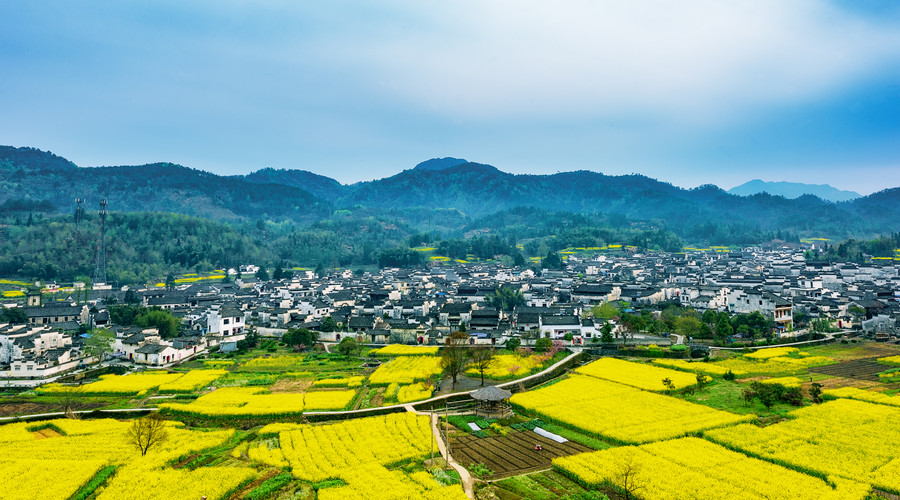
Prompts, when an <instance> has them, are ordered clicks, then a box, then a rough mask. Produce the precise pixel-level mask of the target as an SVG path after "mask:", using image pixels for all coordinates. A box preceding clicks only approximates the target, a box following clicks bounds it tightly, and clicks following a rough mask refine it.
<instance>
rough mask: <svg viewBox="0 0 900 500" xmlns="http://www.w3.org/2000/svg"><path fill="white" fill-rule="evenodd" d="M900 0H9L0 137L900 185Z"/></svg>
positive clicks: (507, 167) (209, 165) (209, 154)
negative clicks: (451, 158)
mask: <svg viewBox="0 0 900 500" xmlns="http://www.w3.org/2000/svg"><path fill="white" fill-rule="evenodd" d="M898 4H900V2H890V1H887V0H881V1H879V0H859V1H849V0H846V1H833V2H824V1H809V0H791V1H784V0H734V1H729V2H722V1H721V0H690V1H682V2H667V1H662V0H658V1H647V0H622V1H617V2H612V1H589V0H559V1H554V2H537V1H529V0H522V1H513V0H504V1H485V0H480V1H476V0H464V1H457V2H441V3H436V2H422V1H385V2H378V3H377V4H374V5H373V4H371V3H363V2H346V1H339V0H331V1H328V2H296V1H283V2H266V1H259V2H251V1H215V2H214V1H190V2H184V1H158V0H146V1H134V2H122V1H77V0H64V1H40V2H3V3H0V144H6V145H13V146H33V147H37V148H41V149H44V150H48V149H49V150H51V151H53V152H54V153H57V154H59V155H62V156H65V157H66V158H69V159H70V160H72V161H74V162H75V163H76V164H78V165H80V166H100V165H123V164H142V163H149V162H155V161H172V162H175V163H180V164H183V165H185V166H189V167H193V168H199V169H203V170H209V171H212V172H216V173H220V174H239V173H247V172H250V171H253V170H257V169H259V168H263V167H274V168H296V169H305V170H310V171H313V172H316V173H319V174H323V175H328V176H330V177H333V178H336V179H338V180H339V181H341V182H344V183H349V182H356V181H360V180H369V179H373V178H380V177H387V176H390V175H393V174H394V173H397V172H399V171H400V170H403V169H406V168H410V167H412V166H414V165H415V164H416V163H418V162H420V161H423V160H426V159H428V158H432V157H443V156H456V157H460V158H466V159H468V160H470V161H477V162H481V163H489V164H492V165H494V166H496V167H497V168H500V169H501V170H504V171H508V172H513V173H555V172H558V171H569V170H578V169H586V170H594V171H598V172H603V173H606V174H613V175H616V174H628V173H641V174H645V175H648V176H651V177H655V178H658V179H660V180H663V181H667V182H671V183H673V184H675V185H679V186H684V187H694V186H697V185H700V184H705V183H713V184H717V185H719V186H721V187H723V188H725V189H728V188H730V187H733V186H735V185H737V184H740V183H743V182H745V181H747V180H750V179H754V178H761V179H764V180H770V181H794V182H809V183H817V184H818V183H829V184H832V185H834V186H836V187H839V188H841V189H851V190H855V191H858V192H860V193H863V194H868V193H871V192H874V191H878V190H881V189H885V188H889V187H896V186H900V7H898Z"/></svg>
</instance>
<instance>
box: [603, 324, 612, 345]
mask: <svg viewBox="0 0 900 500" xmlns="http://www.w3.org/2000/svg"><path fill="white" fill-rule="evenodd" d="M600 331H601V332H602V333H603V334H602V335H601V336H600V341H601V342H603V343H604V344H612V343H613V341H614V340H613V336H612V331H613V327H612V324H610V323H604V324H603V327H601V328H600Z"/></svg>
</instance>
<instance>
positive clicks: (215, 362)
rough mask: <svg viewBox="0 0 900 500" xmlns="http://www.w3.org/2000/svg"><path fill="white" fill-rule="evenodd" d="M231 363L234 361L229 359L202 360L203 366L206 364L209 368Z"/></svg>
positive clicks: (221, 366)
mask: <svg viewBox="0 0 900 500" xmlns="http://www.w3.org/2000/svg"><path fill="white" fill-rule="evenodd" d="M233 364H234V361H232V360H230V359H207V360H204V361H203V366H208V367H210V368H224V367H226V366H231V365H233Z"/></svg>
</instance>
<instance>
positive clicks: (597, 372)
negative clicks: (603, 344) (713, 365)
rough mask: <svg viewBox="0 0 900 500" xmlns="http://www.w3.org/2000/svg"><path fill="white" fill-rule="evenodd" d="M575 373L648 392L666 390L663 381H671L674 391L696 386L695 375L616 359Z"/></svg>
mask: <svg viewBox="0 0 900 500" xmlns="http://www.w3.org/2000/svg"><path fill="white" fill-rule="evenodd" d="M575 372H576V373H580V374H582V375H589V376H591V377H596V378H602V379H604V380H609V381H612V382H618V383H620V384H625V385H630V386H632V387H637V388H639V389H646V390H648V391H664V390H666V389H667V387H666V386H665V384H663V379H669V380H671V381H672V385H673V388H674V389H682V388H684V387H688V386H691V385H696V384H697V377H696V376H695V375H691V374H689V373H685V372H683V371H677V370H668V369H666V368H659V367H657V366H653V365H649V364H647V363H633V362H631V361H625V360H621V359H616V358H600V359H598V360H597V361H594V362H593V363H589V364H587V365H584V366H582V367H580V368H578V369H576V370H575Z"/></svg>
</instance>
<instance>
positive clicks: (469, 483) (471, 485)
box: [406, 405, 475, 499]
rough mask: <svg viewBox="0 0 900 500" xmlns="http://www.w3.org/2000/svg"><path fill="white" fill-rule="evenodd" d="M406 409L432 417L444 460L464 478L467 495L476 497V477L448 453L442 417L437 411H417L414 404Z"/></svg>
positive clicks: (432, 429) (439, 450)
mask: <svg viewBox="0 0 900 500" xmlns="http://www.w3.org/2000/svg"><path fill="white" fill-rule="evenodd" d="M406 411H410V412H413V413H415V414H416V415H424V416H426V417H427V416H430V417H431V431H432V432H433V433H434V441H435V442H436V443H437V446H438V452H439V453H440V454H441V456H442V457H444V460H446V461H447V463H448V464H449V465H450V467H453V468H454V469H456V472H458V473H459V478H460V479H461V480H462V485H463V490H465V492H466V496H468V497H469V498H472V499H474V498H475V479H474V478H472V475H471V474H469V471H467V470H466V468H465V467H463V466H462V465H460V464H459V463H458V462H457V461H456V460H454V459H453V457H452V456H450V454H449V453H447V445H445V444H444V440H443V439H441V430H440V428H439V427H438V425H440V417H439V416H438V414H436V413H429V412H425V411H416V410H415V408H413V407H412V405H406Z"/></svg>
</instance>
